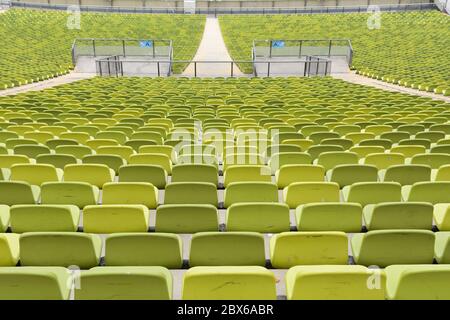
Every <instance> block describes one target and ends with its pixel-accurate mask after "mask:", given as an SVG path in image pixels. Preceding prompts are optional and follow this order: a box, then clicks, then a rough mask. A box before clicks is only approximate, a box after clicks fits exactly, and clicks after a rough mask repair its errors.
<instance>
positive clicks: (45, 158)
mask: <svg viewBox="0 0 450 320" xmlns="http://www.w3.org/2000/svg"><path fill="white" fill-rule="evenodd" d="M36 163H41V164H49V165H52V166H54V167H55V168H57V169H63V170H64V167H65V166H66V165H68V164H79V163H81V161H80V162H79V160H77V158H76V157H75V156H72V155H69V154H40V155H38V156H37V157H36Z"/></svg>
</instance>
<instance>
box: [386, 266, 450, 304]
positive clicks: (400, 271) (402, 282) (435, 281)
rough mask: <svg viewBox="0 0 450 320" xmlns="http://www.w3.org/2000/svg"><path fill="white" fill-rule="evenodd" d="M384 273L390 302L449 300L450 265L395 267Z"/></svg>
mask: <svg viewBox="0 0 450 320" xmlns="http://www.w3.org/2000/svg"><path fill="white" fill-rule="evenodd" d="M385 272H386V276H387V284H386V297H387V298H388V299H390V300H450V288H449V286H448V283H449V282H450V265H395V266H389V267H387V268H386V269H385Z"/></svg>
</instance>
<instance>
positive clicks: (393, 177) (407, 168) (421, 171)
mask: <svg viewBox="0 0 450 320" xmlns="http://www.w3.org/2000/svg"><path fill="white" fill-rule="evenodd" d="M379 175H380V180H381V181H383V182H389V181H394V182H398V183H400V184H401V185H411V184H414V183H416V182H421V181H430V177H431V168H430V167H429V166H426V165H418V164H417V165H416V164H400V165H394V166H390V167H388V168H387V169H386V170H380V172H379Z"/></svg>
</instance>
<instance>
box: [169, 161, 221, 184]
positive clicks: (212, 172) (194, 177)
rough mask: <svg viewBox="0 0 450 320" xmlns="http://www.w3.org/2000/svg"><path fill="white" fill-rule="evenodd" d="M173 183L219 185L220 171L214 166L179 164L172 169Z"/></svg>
mask: <svg viewBox="0 0 450 320" xmlns="http://www.w3.org/2000/svg"><path fill="white" fill-rule="evenodd" d="M171 181H172V182H209V183H213V184H214V185H216V186H217V185H218V183H219V171H218V169H217V167H216V166H215V165H213V164H178V165H175V166H173V167H172V180H171Z"/></svg>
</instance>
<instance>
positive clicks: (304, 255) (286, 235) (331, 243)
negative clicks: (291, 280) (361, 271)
mask: <svg viewBox="0 0 450 320" xmlns="http://www.w3.org/2000/svg"><path fill="white" fill-rule="evenodd" d="M347 260H348V241H347V236H346V234H345V233H344V232H338V231H322V232H282V233H278V234H275V235H273V236H272V238H271V239H270V261H271V263H272V266H273V267H274V268H276V269H287V268H290V267H293V266H296V265H320V264H347Z"/></svg>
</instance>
